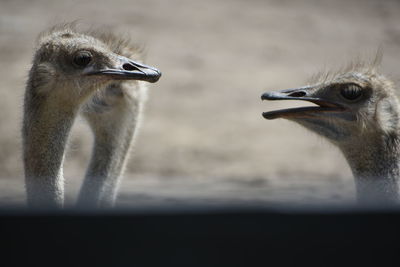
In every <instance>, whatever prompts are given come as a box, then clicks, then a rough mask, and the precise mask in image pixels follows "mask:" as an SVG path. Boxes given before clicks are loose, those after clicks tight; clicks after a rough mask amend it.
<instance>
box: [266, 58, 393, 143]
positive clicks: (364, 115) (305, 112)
mask: <svg viewBox="0 0 400 267" xmlns="http://www.w3.org/2000/svg"><path fill="white" fill-rule="evenodd" d="M261 98H262V99H263V100H304V101H308V102H312V103H314V104H316V105H317V106H310V107H300V108H292V109H283V110H275V111H270V112H264V113H263V116H264V118H266V119H269V120H272V119H276V118H285V119H288V120H291V121H294V122H297V123H299V124H301V125H303V126H305V127H306V128H308V129H310V130H311V131H313V132H315V133H317V134H319V135H322V136H324V137H326V138H327V139H329V140H330V141H331V142H333V143H335V144H336V145H339V147H342V148H343V146H346V145H353V144H355V143H360V142H363V141H365V138H366V137H367V138H373V139H375V137H376V138H381V137H389V138H392V137H395V136H396V135H397V133H398V130H399V116H400V111H399V103H398V99H397V97H396V95H395V93H394V90H393V84H392V83H391V82H390V81H389V80H388V79H386V78H385V77H384V76H382V75H380V74H378V73H377V72H376V70H375V68H374V67H370V66H365V65H363V64H355V65H353V66H351V67H349V68H348V69H346V70H344V71H341V72H339V73H335V74H331V75H327V76H325V78H323V79H319V81H318V82H316V83H314V85H309V86H305V87H300V88H296V89H289V90H283V91H276V92H267V93H264V94H263V95H262V97H261ZM361 145H362V144H361Z"/></svg>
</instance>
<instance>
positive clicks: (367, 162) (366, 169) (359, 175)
mask: <svg viewBox="0 0 400 267" xmlns="http://www.w3.org/2000/svg"><path fill="white" fill-rule="evenodd" d="M341 149H342V151H343V153H344V155H345V157H346V159H347V161H348V163H349V165H350V167H351V170H352V172H353V175H354V178H355V184H356V190H357V198H358V200H359V202H360V203H382V202H383V203H394V202H397V201H398V200H399V188H398V182H399V178H400V177H399V176H400V168H399V156H400V149H399V140H398V138H397V137H395V136H388V135H381V136H380V137H379V138H376V139H375V140H371V138H359V139H357V140H353V142H352V143H351V144H350V145H347V146H345V147H341Z"/></svg>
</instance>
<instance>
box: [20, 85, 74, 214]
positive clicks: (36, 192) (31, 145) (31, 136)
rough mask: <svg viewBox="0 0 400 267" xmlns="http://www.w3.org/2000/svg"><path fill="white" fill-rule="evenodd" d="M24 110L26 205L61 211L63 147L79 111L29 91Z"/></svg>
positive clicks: (56, 100)
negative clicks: (59, 209) (59, 208)
mask: <svg viewBox="0 0 400 267" xmlns="http://www.w3.org/2000/svg"><path fill="white" fill-rule="evenodd" d="M28 89H29V88H28ZM24 108H25V110H24V121H23V131H22V135H23V146H24V147H23V149H24V167H25V180H26V190H27V201H28V204H29V205H30V206H35V207H61V206H62V205H63V201H64V199H63V198H64V197H63V195H64V192H63V187H64V181H63V171H62V164H63V160H64V152H65V146H66V143H67V138H68V133H69V131H70V129H71V126H72V124H73V122H74V118H75V116H76V113H77V111H78V110H77V108H76V107H73V106H72V105H66V104H65V103H62V101H60V100H58V99H56V97H51V96H38V95H32V90H27V93H26V96H25V107H24Z"/></svg>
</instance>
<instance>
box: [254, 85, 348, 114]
mask: <svg viewBox="0 0 400 267" xmlns="http://www.w3.org/2000/svg"><path fill="white" fill-rule="evenodd" d="M310 89H311V87H302V88H297V89H288V90H283V91H275V92H266V93H264V94H263V95H262V96H261V99H262V100H303V101H308V102H312V103H314V104H317V105H318V106H309V107H300V108H290V109H281V110H274V111H269V112H264V113H263V114H262V115H263V117H264V118H266V119H268V120H273V119H277V118H298V117H302V118H304V117H314V116H315V115H316V114H319V113H321V112H342V111H344V110H345V108H344V107H343V106H341V105H340V104H337V103H334V102H332V101H328V100H325V99H322V98H318V97H312V96H310V93H309V92H310Z"/></svg>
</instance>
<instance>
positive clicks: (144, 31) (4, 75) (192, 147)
mask: <svg viewBox="0 0 400 267" xmlns="http://www.w3.org/2000/svg"><path fill="white" fill-rule="evenodd" d="M76 19H78V20H81V22H82V23H83V24H89V25H98V26H102V25H111V26H112V27H115V29H118V30H120V31H123V32H127V33H129V34H130V35H132V37H133V38H134V39H136V40H137V41H138V42H145V43H146V44H147V51H148V56H147V63H148V64H149V65H153V66H156V67H158V68H159V69H160V70H161V71H162V72H163V77H162V78H161V80H160V81H159V82H158V83H156V84H152V85H151V86H150V88H149V91H150V98H149V101H148V103H147V108H146V114H145V120H144V121H143V125H142V128H141V132H140V135H139V138H138V139H137V142H136V146H135V149H134V150H133V152H132V157H131V160H130V162H129V164H128V168H127V173H126V175H125V179H124V181H123V182H122V184H121V193H120V197H119V201H118V203H119V204H120V205H148V204H153V203H159V202H166V203H170V204H172V205H173V204H174V203H176V202H180V203H190V201H191V200H193V201H205V202H208V203H214V202H215V203H217V202H219V203H220V202H221V201H222V202H223V203H225V202H227V203H228V202H235V201H236V202H241V203H246V202H259V203H264V202H265V203H275V202H287V201H289V202H291V203H298V202H299V201H305V202H314V203H322V202H332V201H333V202H341V201H348V200H350V201H351V200H352V198H353V194H354V185H353V181H352V177H351V172H350V170H349V168H348V166H347V164H346V162H345V161H344V159H343V158H342V156H341V154H340V153H339V151H338V150H337V149H336V148H335V147H333V146H332V145H330V144H328V143H327V142H325V140H323V139H321V138H320V137H317V136H315V135H314V134H312V133H310V132H308V131H306V130H304V129H302V128H301V127H300V126H297V125H294V124H293V123H290V122H287V121H284V120H276V121H266V120H264V119H263V118H262V117H261V113H262V112H263V111H266V110H271V109H275V108H280V107H283V106H285V107H287V105H293V102H291V103H279V102H278V103H275V102H274V103H268V102H264V103H262V102H261V100H260V95H261V94H262V92H264V91H267V90H276V89H284V88H291V87H295V86H299V85H303V84H304V83H305V82H306V80H307V78H308V77H309V76H311V75H312V74H314V73H315V72H317V71H319V70H320V69H322V68H330V67H335V66H340V65H342V64H343V63H345V62H347V61H349V60H351V59H352V58H353V57H356V56H363V55H366V57H367V58H371V57H372V56H373V55H374V53H375V51H376V50H377V48H378V47H379V46H381V47H382V48H383V50H384V58H383V64H382V70H383V72H384V73H385V74H387V75H389V76H390V77H392V78H393V79H394V81H395V82H396V83H398V78H397V77H399V74H400V68H399V62H400V53H399V52H400V2H398V1H389V0H388V1H364V0H360V1H356V0H353V1H351V0H350V1H348V0H336V1H330V0H323V1H320V0H315V1H304V0H303V1H283V0H270V1H266V0H265V1H264V0H263V1H261V0H247V1H239V0H237V1H234V0H230V1H229V0H225V1H221V0H220V1H214V0H203V1H194V0H193V1H184V0H168V1H164V0H114V1H105V0H100V1H98V0H96V1H77V0H70V1H52V0H38V1H27V0H26V1H22V0H1V1H0V70H1V71H0V148H1V149H0V170H1V173H0V201H1V203H2V205H4V204H8V203H22V201H24V193H23V190H24V188H23V172H22V164H21V154H20V148H21V144H20V143H21V137H20V128H21V118H22V100H23V94H24V84H25V80H26V77H27V72H28V70H29V68H30V61H31V58H32V51H33V48H34V41H35V38H36V36H37V35H38V33H39V32H41V31H42V30H44V29H46V28H47V27H49V26H51V25H53V24H55V23H58V22H63V21H72V20H76ZM371 55H372V56H371ZM70 143H71V146H70V149H69V151H68V154H67V159H66V163H65V168H64V169H65V172H66V173H65V176H66V181H67V200H68V202H69V203H72V202H73V200H74V198H75V196H76V193H77V190H78V188H79V186H80V183H81V182H82V178H81V177H82V176H83V173H84V170H85V168H86V164H87V162H88V159H89V157H90V149H91V134H90V132H89V129H88V128H87V127H86V126H85V125H84V123H83V122H82V121H78V122H77V123H76V125H75V127H74V130H73V134H72V136H71V140H70Z"/></svg>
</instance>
